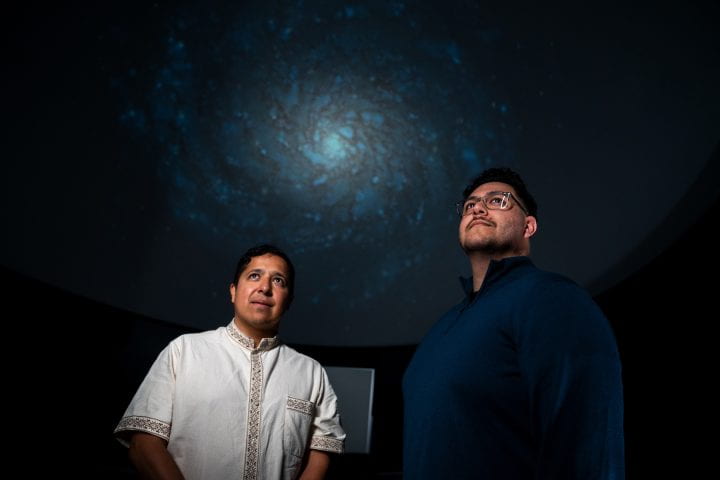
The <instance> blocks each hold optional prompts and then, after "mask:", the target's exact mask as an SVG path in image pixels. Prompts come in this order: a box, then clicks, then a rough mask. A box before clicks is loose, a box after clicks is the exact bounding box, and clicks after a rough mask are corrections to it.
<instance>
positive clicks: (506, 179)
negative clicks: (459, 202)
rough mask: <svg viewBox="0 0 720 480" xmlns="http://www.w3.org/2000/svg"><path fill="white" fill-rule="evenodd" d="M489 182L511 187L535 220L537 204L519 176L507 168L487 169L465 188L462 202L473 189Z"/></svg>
mask: <svg viewBox="0 0 720 480" xmlns="http://www.w3.org/2000/svg"><path fill="white" fill-rule="evenodd" d="M490 182H502V183H507V184H508V185H510V186H511V187H513V189H514V190H515V193H516V194H517V196H518V198H519V199H520V201H521V202H522V204H523V206H524V207H525V208H527V211H528V213H529V214H530V215H532V216H533V217H536V218H537V208H538V207H537V203H535V199H534V198H533V196H532V194H531V193H530V191H528V189H527V186H526V185H525V182H523V179H522V178H521V177H520V175H518V173H517V172H515V171H514V170H512V169H510V168H507V167H495V168H488V169H487V170H485V171H483V172H482V173H481V174H480V175H478V176H477V177H475V179H474V180H473V181H472V182H471V183H470V185H468V186H467V187H465V190H464V191H463V202H464V201H465V200H467V198H468V197H469V196H470V194H471V193H472V192H474V191H475V189H476V188H478V187H479V186H480V185H483V184H485V183H490Z"/></svg>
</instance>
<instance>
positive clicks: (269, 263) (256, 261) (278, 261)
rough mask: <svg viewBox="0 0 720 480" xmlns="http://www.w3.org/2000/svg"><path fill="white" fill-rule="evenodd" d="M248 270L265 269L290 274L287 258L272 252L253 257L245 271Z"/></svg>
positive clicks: (285, 274)
mask: <svg viewBox="0 0 720 480" xmlns="http://www.w3.org/2000/svg"><path fill="white" fill-rule="evenodd" d="M248 270H265V271H268V272H272V273H279V274H281V275H284V276H286V277H287V276H288V265H287V263H286V262H285V260H283V258H282V257H278V256H277V255H273V254H272V253H266V254H265V255H258V256H257V257H252V258H251V259H250V263H248V264H247V266H246V267H245V270H243V271H248Z"/></svg>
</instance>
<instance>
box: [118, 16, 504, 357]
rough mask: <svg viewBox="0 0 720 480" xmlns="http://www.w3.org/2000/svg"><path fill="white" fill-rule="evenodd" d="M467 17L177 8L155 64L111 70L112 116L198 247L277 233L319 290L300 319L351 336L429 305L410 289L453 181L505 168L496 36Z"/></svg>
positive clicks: (446, 225) (458, 186) (434, 251)
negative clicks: (356, 325) (200, 242)
mask: <svg viewBox="0 0 720 480" xmlns="http://www.w3.org/2000/svg"><path fill="white" fill-rule="evenodd" d="M441 12H442V13H441ZM464 13H467V12H463V11H450V10H448V9H443V10H442V11H438V12H437V15H435V14H434V12H428V11H427V10H423V11H420V10H418V9H417V8H416V7H412V6H411V4H407V5H406V4H405V3H403V2H375V3H374V4H372V5H371V6H368V7H357V6H349V5H335V2H307V3H306V2H297V3H294V4H290V5H285V6H283V7H279V6H267V5H259V4H258V5H255V6H252V7H249V6H246V7H243V8H240V7H237V8H235V9H233V7H230V6H226V7H224V8H223V9H217V8H215V9H212V8H210V9H208V8H203V9H201V8H194V9H184V10H183V9H176V10H173V11H172V12H170V14H169V15H166V16H165V17H164V19H163V24H162V28H161V29H160V31H161V32H162V34H158V36H157V39H158V45H154V46H151V48H157V49H158V52H159V53H158V54H157V55H156V56H154V57H152V58H153V59H155V60H157V61H156V62H155V63H151V62H149V60H148V63H147V64H144V65H142V64H140V66H137V67H133V69H132V70H131V71H130V72H128V73H127V74H125V75H122V76H120V77H119V79H118V80H117V81H116V89H117V92H118V98H122V99H123V100H122V101H123V107H122V114H121V115H120V119H119V121H120V123H121V124H122V125H123V126H124V128H127V129H129V130H130V131H132V132H134V134H135V135H136V137H137V138H138V139H139V140H141V141H145V142H150V143H152V144H153V145H154V148H155V150H156V151H157V152H159V155H160V159H159V161H158V168H157V172H156V173H157V175H158V178H159V180H160V183H161V185H163V188H164V190H165V192H166V195H167V198H168V204H169V205H170V206H171V208H172V215H173V217H174V218H175V220H176V221H177V222H180V223H182V224H184V225H186V226H188V227H190V228H192V229H193V230H195V231H197V232H200V236H201V238H203V239H204V241H205V242H206V245H205V246H204V248H213V249H216V248H224V249H228V250H229V251H230V252H232V254H239V253H240V251H241V248H242V247H245V246H248V245H251V244H254V243H258V242H261V241H272V242H275V243H278V244H279V245H280V246H282V247H283V248H285V249H287V250H288V251H289V252H290V253H291V255H292V256H293V258H294V259H295V261H296V266H297V268H298V271H299V273H300V277H299V278H300V279H301V280H302V279H305V282H309V283H311V284H312V285H313V287H312V288H309V286H308V283H305V286H306V287H307V290H306V291H304V290H303V284H302V283H300V284H299V285H298V294H299V295H298V300H297V303H296V306H294V307H293V314H294V315H300V316H307V315H312V318H313V321H314V322H316V323H318V322H320V323H323V322H325V323H327V326H328V329H329V331H340V332H344V334H345V335H353V334H354V332H353V331H352V328H350V327H349V325H350V324H352V323H353V319H354V318H363V319H368V318H372V319H376V320H375V321H376V322H379V324H382V322H407V321H410V320H411V319H412V318H415V317H417V316H418V315H420V314H422V312H419V311H417V308H419V307H413V305H418V303H417V299H418V298H417V296H418V295H424V296H427V295H432V294H431V293H420V292H422V289H423V285H424V284H425V282H426V281H427V278H428V277H429V276H430V275H433V274H434V273H432V272H434V271H435V270H437V268H438V267H437V266H436V265H435V266H430V264H432V263H434V262H438V261H442V260H441V258H440V257H438V251H439V250H447V249H448V248H454V246H453V245H451V246H448V244H447V238H448V232H450V237H452V235H453V234H454V230H455V228H456V227H455V225H456V223H455V222H456V219H455V216H454V209H453V203H454V201H455V200H456V199H457V198H456V197H457V196H458V195H459V192H460V191H461V190H462V187H463V186H464V184H465V183H466V181H467V180H468V179H469V178H470V177H471V176H472V175H474V174H476V173H478V172H479V171H480V170H481V169H482V168H484V167H486V166H489V165H494V164H500V163H502V164H512V148H511V145H512V136H513V135H512V132H513V127H512V126H511V125H510V124H511V119H512V111H511V110H512V109H511V106H510V105H508V104H507V102H505V101H504V100H503V98H502V92H501V91H500V90H499V88H498V87H497V79H496V72H495V71H494V70H493V66H492V62H493V59H492V54H491V52H492V47H493V42H494V41H495V40H494V39H495V38H496V36H497V35H498V33H497V32H496V31H488V30H487V29H482V28H479V27H478V26H477V25H474V24H466V27H467V28H466V29H465V30H458V27H457V26H458V25H463V22H462V19H461V18H458V17H462V16H463V15H464ZM450 23H452V25H453V28H452V29H451V28H449V27H448V26H447V25H448V24H450ZM149 58H151V57H150V56H148V59H149ZM400 285H402V287H403V288H397V287H398V286H400ZM318 287H319V288H318ZM389 291H394V292H395V293H393V294H392V301H391V302H389V303H388V298H389V297H388V293H387V292H389ZM339 316H342V318H343V319H344V320H343V321H342V322H340V323H338V320H337V318H338V317H339ZM178 318H179V319H180V321H183V320H182V316H181V315H179V316H178ZM213 322H214V323H217V320H216V319H214V320H213ZM214 323H213V324H214ZM361 323H362V324H364V325H366V327H365V328H369V329H372V328H374V326H373V321H370V320H363V322H361ZM208 326H210V325H208ZM283 329H284V330H285V331H286V332H289V335H290V336H291V337H293V336H294V337H295V338H296V339H297V340H298V341H308V342H311V343H315V342H318V339H317V338H313V339H306V338H302V334H301V333H300V332H301V330H299V329H298V330H294V329H293V327H287V328H286V327H285V326H284V327H283ZM329 335H330V334H329ZM330 341H332V340H330V337H328V339H326V340H323V339H320V340H319V342H320V343H324V342H330Z"/></svg>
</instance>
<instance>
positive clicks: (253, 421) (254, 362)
mask: <svg viewBox="0 0 720 480" xmlns="http://www.w3.org/2000/svg"><path fill="white" fill-rule="evenodd" d="M262 382H263V365H262V358H261V357H260V352H259V351H254V352H252V353H251V354H250V398H249V405H248V425H247V442H246V445H245V473H244V474H243V480H255V479H256V478H257V474H258V456H259V451H260V402H261V400H262Z"/></svg>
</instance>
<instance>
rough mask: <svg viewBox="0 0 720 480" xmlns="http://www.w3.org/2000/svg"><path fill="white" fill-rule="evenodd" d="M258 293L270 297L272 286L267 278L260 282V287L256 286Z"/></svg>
mask: <svg viewBox="0 0 720 480" xmlns="http://www.w3.org/2000/svg"><path fill="white" fill-rule="evenodd" d="M258 291H259V292H262V293H263V294H265V295H267V296H270V295H272V285H271V284H270V279H269V278H265V279H262V280H260V285H259V286H258Z"/></svg>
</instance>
